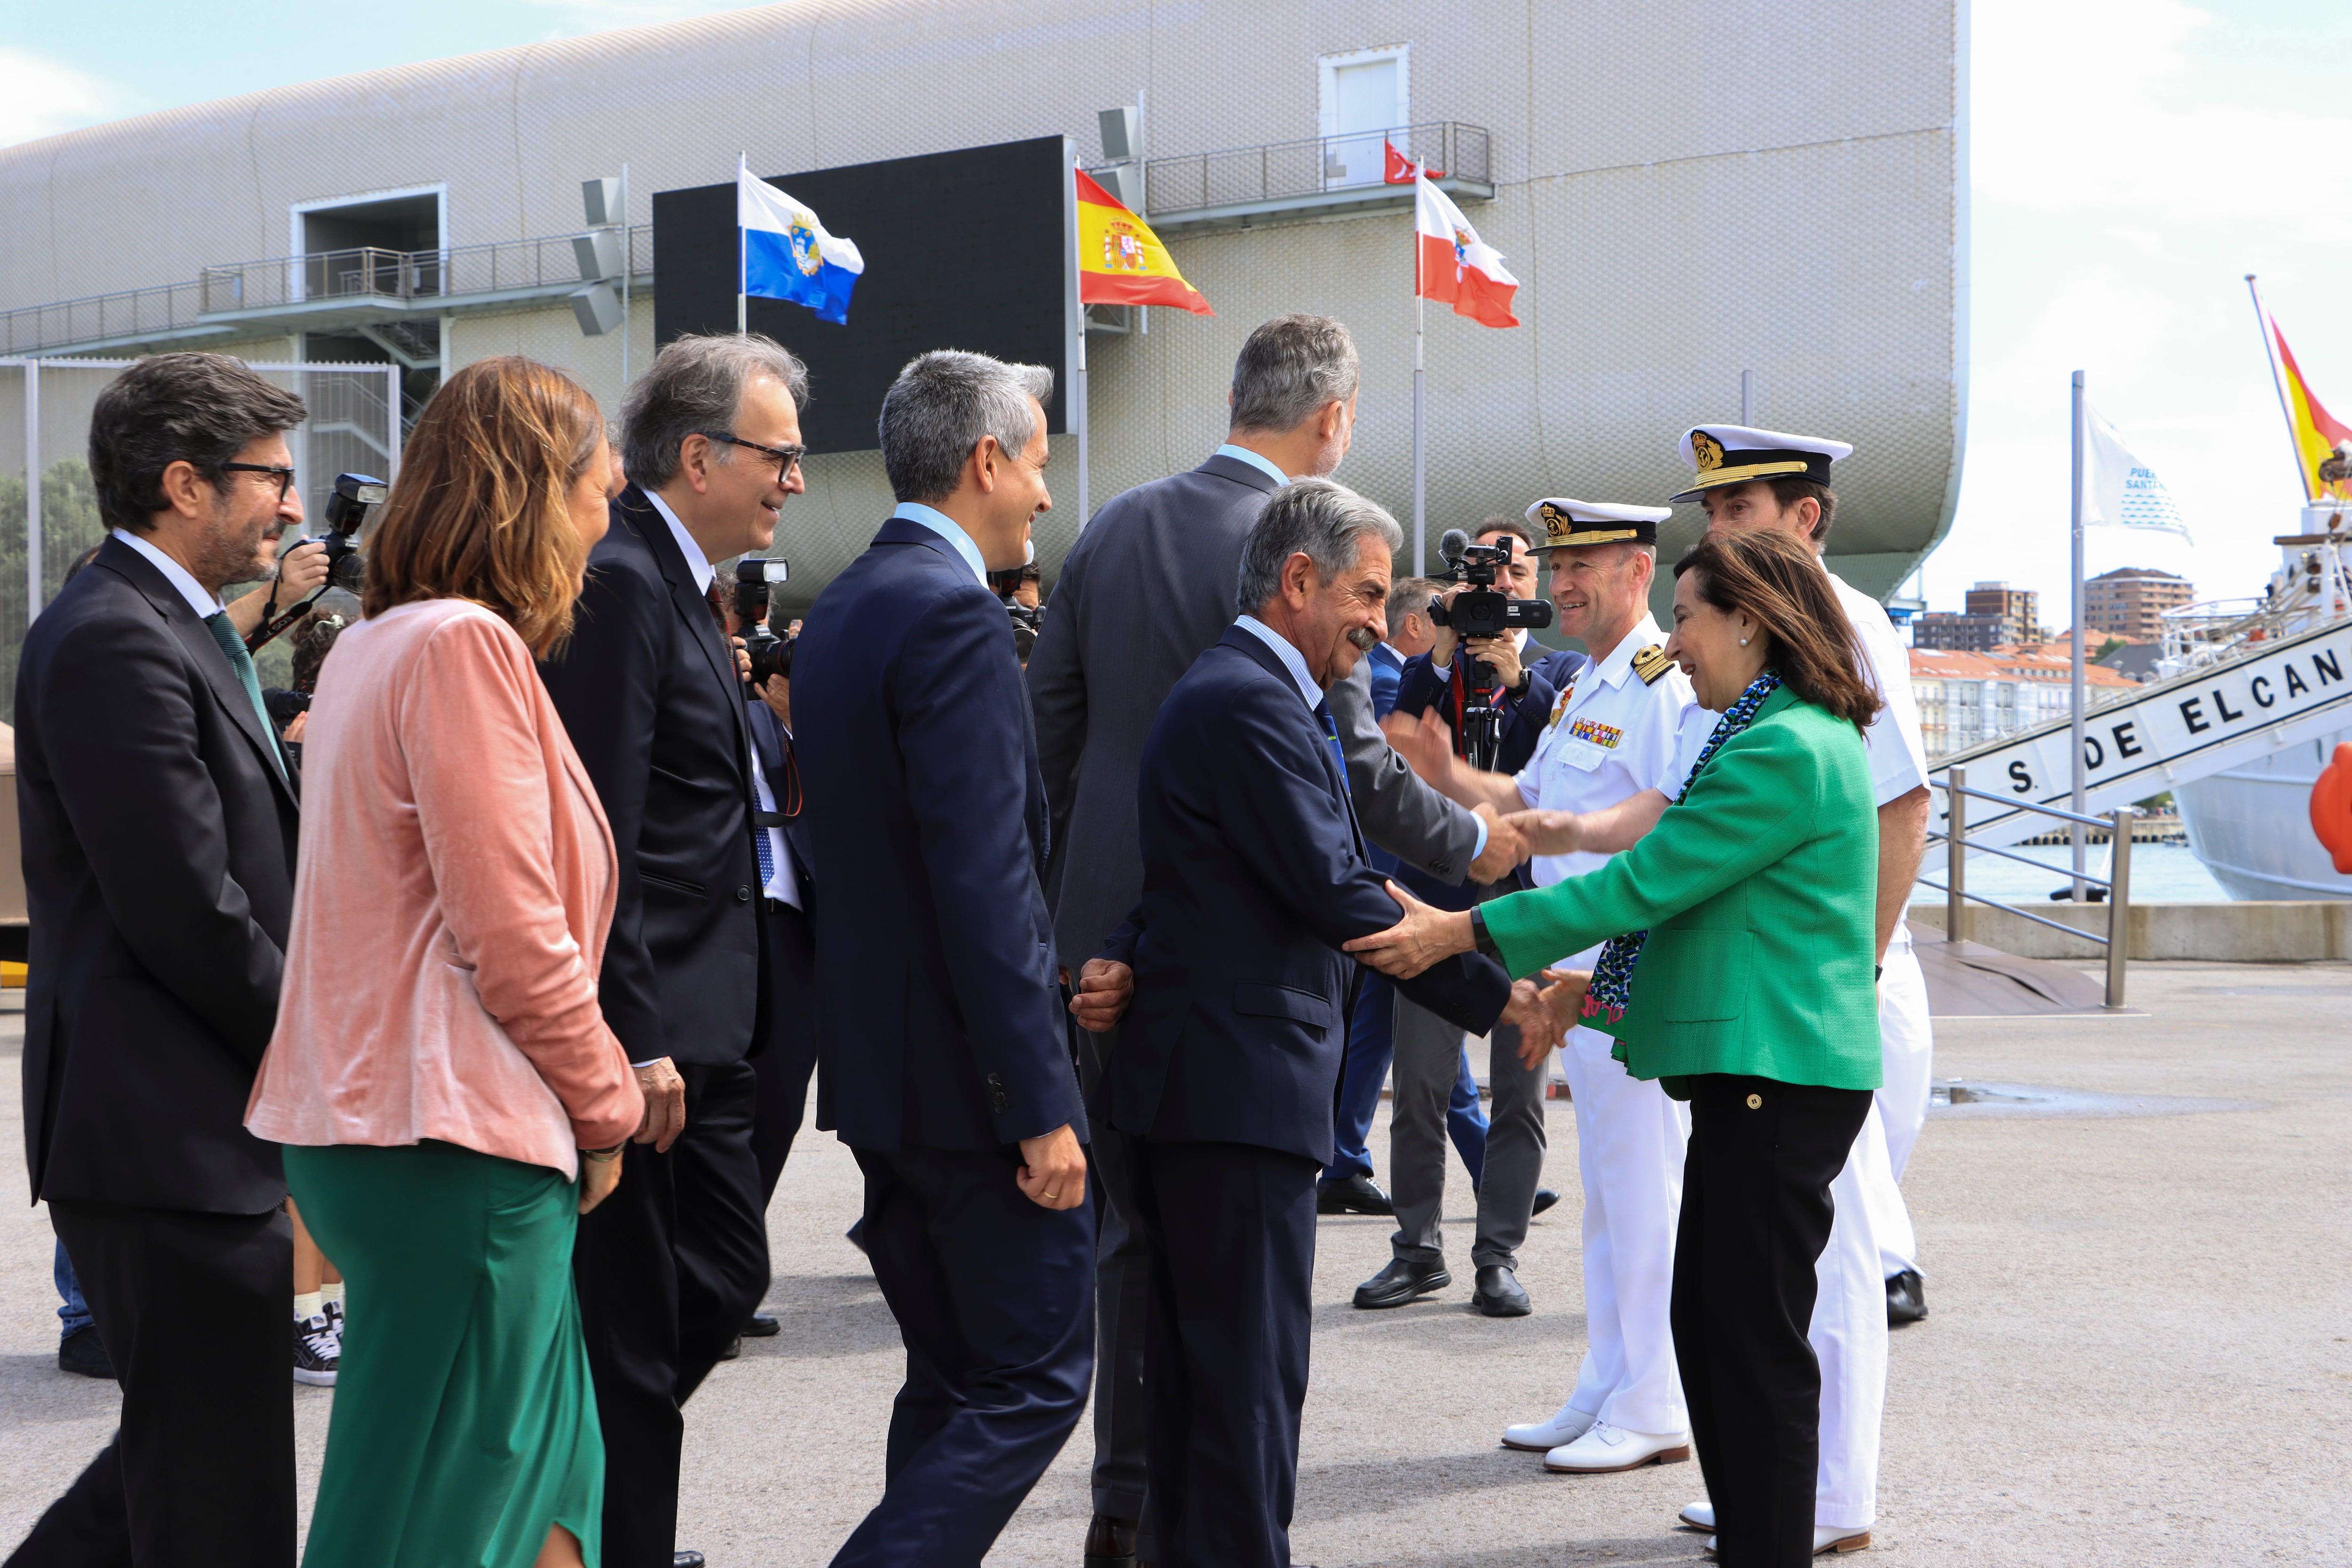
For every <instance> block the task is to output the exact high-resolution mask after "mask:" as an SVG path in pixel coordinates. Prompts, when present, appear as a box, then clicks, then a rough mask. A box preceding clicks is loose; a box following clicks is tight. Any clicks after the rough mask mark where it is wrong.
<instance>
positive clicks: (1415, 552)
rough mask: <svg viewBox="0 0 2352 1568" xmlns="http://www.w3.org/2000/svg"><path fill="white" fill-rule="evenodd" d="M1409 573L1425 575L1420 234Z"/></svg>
mask: <svg viewBox="0 0 2352 1568" xmlns="http://www.w3.org/2000/svg"><path fill="white" fill-rule="evenodd" d="M1412 256H1413V262H1412V268H1413V295H1412V574H1413V575H1414V576H1416V577H1426V576H1428V575H1429V446H1428V436H1427V430H1426V426H1425V423H1424V417H1425V413H1426V409H1425V405H1424V403H1423V375H1422V357H1421V351H1422V339H1423V330H1422V329H1423V326H1424V325H1425V324H1426V323H1427V321H1428V318H1429V301H1427V300H1424V299H1423V298H1422V296H1421V235H1420V233H1419V231H1418V230H1416V231H1415V232H1414V234H1413V237H1412Z"/></svg>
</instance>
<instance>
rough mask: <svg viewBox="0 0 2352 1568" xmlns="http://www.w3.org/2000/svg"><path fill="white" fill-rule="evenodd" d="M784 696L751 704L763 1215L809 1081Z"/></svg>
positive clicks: (796, 826)
mask: <svg viewBox="0 0 2352 1568" xmlns="http://www.w3.org/2000/svg"><path fill="white" fill-rule="evenodd" d="M791 690H792V683H791V681H790V680H789V679H787V678H786V677H784V676H781V675H777V676H772V677H770V678H769V681H768V685H767V687H766V688H765V689H763V690H762V691H761V694H760V695H758V696H755V697H753V698H752V700H751V753H752V758H753V760H754V762H755V763H757V764H758V767H759V773H758V776H757V777H756V778H755V779H754V781H753V783H754V784H756V785H758V786H760V787H761V788H763V789H764V790H765V791H766V798H765V799H763V800H762V801H761V803H760V811H759V815H758V816H757V817H756V818H755V819H754V820H753V823H752V830H753V831H754V832H758V833H765V834H770V835H772V837H770V838H769V840H768V845H769V848H768V864H769V865H770V866H772V868H773V873H772V875H771V876H770V878H769V880H768V888H767V891H766V897H765V898H763V899H762V900H761V907H762V909H763V910H764V911H765V914H766V917H767V921H768V1045H767V1049H766V1050H765V1051H764V1052H763V1053H761V1057H760V1060H759V1064H758V1068H757V1071H758V1073H759V1078H760V1087H759V1105H758V1112H757V1114H756V1115H755V1116H754V1117H753V1119H752V1124H751V1146H752V1152H754V1153H755V1154H756V1155H757V1156H758V1158H759V1162H760V1206H761V1210H762V1211H763V1212H764V1211H765V1209H766V1208H767V1205H768V1202H769V1200H770V1199H772V1198H773V1197H774V1196H775V1195H776V1183H777V1181H778V1180H779V1179H781V1178H782V1175H783V1173H784V1162H785V1160H786V1159H788V1158H789V1157H790V1156H791V1154H792V1152H793V1138H795V1137H796V1136H798V1135H799V1132H800V1130H801V1122H802V1121H803V1118H804V1117H805V1115H806V1114H807V1111H808V1088H809V1079H811V1078H812V1077H813V1076H814V1074H815V1072H816V931H815V930H814V925H813V924H812V922H813V921H814V919H815V916H816V906H815V898H816V886H815V879H814V877H813V876H811V875H810V872H809V867H810V866H811V864H812V863H813V862H812V860H811V851H812V845H811V825H810V822H809V816H808V811H807V796H806V795H804V794H803V792H802V790H801V771H800V763H799V760H798V759H797V758H796V757H795V756H794V755H793V732H792V730H791V729H790V728H789V726H788V724H787V722H786V720H785V714H786V713H788V712H789V711H790V710H791V708H790V705H791V702H792V696H791ZM774 1322H775V1320H774V1319H772V1318H770V1319H767V1320H765V1321H761V1320H759V1319H757V1318H755V1319H754V1320H753V1327H752V1329H751V1332H754V1333H761V1334H772V1333H774V1332H775V1328H774V1327H773V1324H774Z"/></svg>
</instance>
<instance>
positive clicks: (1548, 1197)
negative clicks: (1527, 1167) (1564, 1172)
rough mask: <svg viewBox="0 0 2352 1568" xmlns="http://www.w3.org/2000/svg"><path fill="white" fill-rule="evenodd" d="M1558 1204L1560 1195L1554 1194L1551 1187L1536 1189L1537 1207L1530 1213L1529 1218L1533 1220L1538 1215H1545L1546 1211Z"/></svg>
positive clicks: (1529, 1211)
mask: <svg viewBox="0 0 2352 1568" xmlns="http://www.w3.org/2000/svg"><path fill="white" fill-rule="evenodd" d="M1558 1202H1559V1194H1558V1193H1556V1192H1554V1191H1553V1190H1552V1189H1551V1188H1549V1187H1538V1188H1537V1189H1536V1206H1535V1207H1533V1208H1531V1209H1529V1210H1528V1218H1529V1219H1533V1218H1534V1217H1535V1216H1536V1215H1539V1214H1541V1213H1543V1212H1544V1210H1546V1209H1548V1208H1549V1207H1551V1205H1554V1204H1556V1203H1558Z"/></svg>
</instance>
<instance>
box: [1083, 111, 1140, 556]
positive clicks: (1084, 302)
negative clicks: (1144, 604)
mask: <svg viewBox="0 0 2352 1568" xmlns="http://www.w3.org/2000/svg"><path fill="white" fill-rule="evenodd" d="M1142 118H1143V116H1142V115H1141V114H1140V113H1139V114H1138V115H1137V116H1136V119H1137V120H1138V121H1141V119H1142ZM1070 175H1071V186H1070V188H1071V190H1072V191H1073V193H1075V192H1076V188H1077V186H1076V179H1077V163H1076V159H1075V157H1073V159H1072V162H1071V164H1070ZM1071 200H1072V201H1073V202H1075V201H1076V195H1072V197H1071ZM1070 231H1071V236H1072V242H1071V254H1072V255H1073V256H1074V257H1076V262H1077V267H1078V270H1079V275H1080V277H1081V278H1083V277H1084V275H1085V270H1086V261H1087V258H1086V254H1085V244H1084V242H1083V241H1080V240H1078V239H1077V238H1076V233H1077V225H1076V224H1075V223H1074V224H1072V225H1071V226H1070ZM1077 357H1078V363H1077V366H1076V370H1074V371H1073V372H1072V373H1071V376H1070V395H1071V397H1072V398H1073V399H1075V400H1076V401H1075V402H1073V404H1072V405H1071V408H1070V413H1071V420H1070V423H1071V425H1072V426H1073V428H1074V429H1075V430H1076V433H1077V437H1078V527H1079V528H1080V529H1081V530H1083V529H1084V528H1085V527H1086V526H1087V466H1088V452H1087V435H1088V432H1087V307H1086V300H1085V297H1084V295H1083V293H1082V294H1081V296H1080V298H1079V301H1078V347H1077Z"/></svg>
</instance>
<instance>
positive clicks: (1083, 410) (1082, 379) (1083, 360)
mask: <svg viewBox="0 0 2352 1568" xmlns="http://www.w3.org/2000/svg"><path fill="white" fill-rule="evenodd" d="M1077 169H1078V165H1077V163H1076V159H1075V158H1074V159H1073V160H1072V162H1071V164H1070V191H1071V197H1070V199H1071V203H1072V205H1076V200H1077V195H1076V193H1077ZM1070 255H1071V258H1072V259H1073V260H1074V262H1075V263H1076V265H1077V267H1078V268H1079V270H1080V271H1081V272H1083V271H1084V270H1085V265H1086V243H1085V241H1083V240H1081V239H1079V238H1078V226H1077V224H1076V222H1075V221H1073V222H1072V223H1071V225H1070ZM1079 291H1080V293H1081V295H1083V294H1084V292H1085V289H1084V287H1083V284H1082V285H1081V287H1080V290H1079ZM1070 395H1071V396H1072V397H1074V398H1076V400H1077V401H1076V405H1075V406H1074V407H1073V409H1072V411H1071V412H1072V415H1073V420H1072V423H1073V424H1074V425H1075V426H1076V430H1077V437H1078V527H1079V528H1080V529H1084V528H1085V527H1086V526H1087V307H1086V301H1085V300H1084V299H1083V298H1081V299H1080V300H1079V301H1078V363H1077V369H1076V371H1075V372H1074V373H1073V374H1072V376H1071V386H1070Z"/></svg>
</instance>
